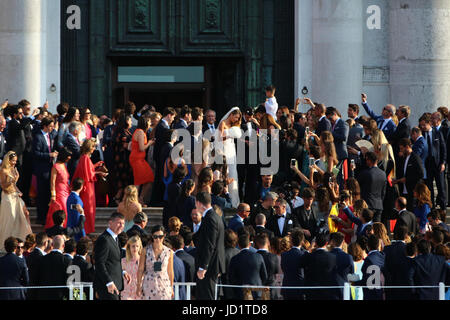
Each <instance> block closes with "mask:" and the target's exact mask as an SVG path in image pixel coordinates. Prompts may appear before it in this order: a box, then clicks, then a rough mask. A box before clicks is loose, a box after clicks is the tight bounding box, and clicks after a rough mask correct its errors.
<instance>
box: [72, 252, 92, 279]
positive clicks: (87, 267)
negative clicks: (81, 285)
mask: <svg viewBox="0 0 450 320" xmlns="http://www.w3.org/2000/svg"><path fill="white" fill-rule="evenodd" d="M72 265H75V266H79V267H80V270H81V282H94V276H95V270H94V266H93V265H92V263H90V262H87V261H86V260H84V259H83V258H82V257H80V256H79V255H75V257H73V260H72Z"/></svg>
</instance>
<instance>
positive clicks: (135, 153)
mask: <svg viewBox="0 0 450 320" xmlns="http://www.w3.org/2000/svg"><path fill="white" fill-rule="evenodd" d="M150 125H151V119H150V118H147V117H141V118H140V119H139V122H138V126H137V129H136V131H135V132H134V134H133V138H132V139H131V154H130V165H131V167H132V168H133V176H134V185H135V186H136V187H137V188H139V186H141V185H142V190H141V194H140V195H139V202H140V203H141V204H142V205H145V199H147V198H149V194H150V191H151V189H152V184H153V181H154V176H153V170H152V169H151V168H150V165H149V164H148V162H147V161H146V160H145V157H146V150H147V149H148V147H150V146H151V145H153V144H154V143H155V141H154V140H150V141H147V131H148V129H149V128H150Z"/></svg>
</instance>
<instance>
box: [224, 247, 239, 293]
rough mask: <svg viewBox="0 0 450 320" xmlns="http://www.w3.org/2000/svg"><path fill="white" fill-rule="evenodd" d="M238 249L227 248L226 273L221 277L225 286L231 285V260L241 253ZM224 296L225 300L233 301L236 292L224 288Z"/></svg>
mask: <svg viewBox="0 0 450 320" xmlns="http://www.w3.org/2000/svg"><path fill="white" fill-rule="evenodd" d="M239 252H240V251H239V249H238V248H235V247H234V248H225V272H224V273H223V274H222V276H221V277H220V280H221V282H222V283H223V284H230V280H229V278H228V276H229V272H228V271H229V266H230V261H231V259H232V258H233V257H234V256H235V255H237V254H238V253H239ZM223 295H224V298H225V300H230V299H233V297H234V291H233V288H229V287H224V288H223Z"/></svg>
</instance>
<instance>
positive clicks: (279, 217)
mask: <svg viewBox="0 0 450 320" xmlns="http://www.w3.org/2000/svg"><path fill="white" fill-rule="evenodd" d="M281 218H284V219H286V215H285V214H284V215H282V216H277V219H281Z"/></svg>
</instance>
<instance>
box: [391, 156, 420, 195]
mask: <svg viewBox="0 0 450 320" xmlns="http://www.w3.org/2000/svg"><path fill="white" fill-rule="evenodd" d="M405 161H406V158H405V157H403V158H402V159H401V161H400V165H399V166H398V169H397V179H401V178H403V177H406V190H407V191H408V194H409V195H410V196H412V195H413V191H414V188H415V187H416V184H417V183H419V182H420V181H421V180H422V179H423V177H424V169H423V165H422V160H421V159H420V157H419V156H418V155H417V154H415V153H414V152H412V153H411V155H410V156H409V160H408V165H407V167H406V175H405V174H403V172H404V168H405ZM399 191H400V193H403V183H401V184H399Z"/></svg>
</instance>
